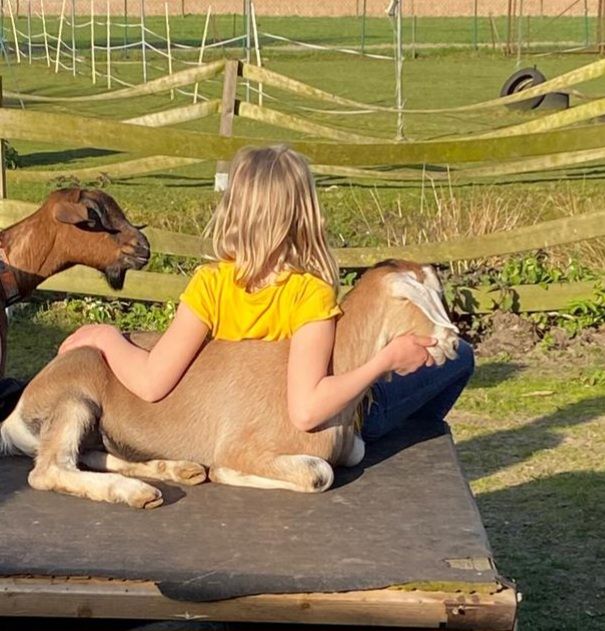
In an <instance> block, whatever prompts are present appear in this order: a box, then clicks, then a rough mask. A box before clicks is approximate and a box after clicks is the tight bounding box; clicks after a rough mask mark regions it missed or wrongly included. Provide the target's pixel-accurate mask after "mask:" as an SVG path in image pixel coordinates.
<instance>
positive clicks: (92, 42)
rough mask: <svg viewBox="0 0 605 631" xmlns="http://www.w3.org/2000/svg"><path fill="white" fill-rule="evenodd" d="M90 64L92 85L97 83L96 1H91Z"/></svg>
mask: <svg viewBox="0 0 605 631" xmlns="http://www.w3.org/2000/svg"><path fill="white" fill-rule="evenodd" d="M90 64H91V72H92V83H93V85H96V83H97V65H96V59H95V0H90Z"/></svg>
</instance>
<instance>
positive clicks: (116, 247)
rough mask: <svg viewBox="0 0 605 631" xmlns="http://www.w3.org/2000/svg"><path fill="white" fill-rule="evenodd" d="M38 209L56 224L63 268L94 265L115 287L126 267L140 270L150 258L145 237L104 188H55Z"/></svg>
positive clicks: (117, 286)
mask: <svg viewBox="0 0 605 631" xmlns="http://www.w3.org/2000/svg"><path fill="white" fill-rule="evenodd" d="M39 212H40V213H47V215H48V216H49V217H48V219H49V220H50V221H52V222H53V223H54V224H55V230H54V232H55V234H56V240H57V243H60V245H61V247H62V249H63V252H64V253H65V254H64V256H65V265H64V267H69V266H70V265H75V264H79V265H88V266H89V267H94V268H96V269H98V270H99V271H101V272H103V273H104V274H105V278H106V279H107V282H108V283H109V284H110V285H111V287H112V288H114V289H121V288H122V286H123V285H124V277H125V275H126V272H127V270H129V269H140V268H141V267H143V266H144V265H145V264H146V263H147V261H148V260H149V256H150V250H149V242H148V241H147V238H146V237H145V235H144V234H143V233H142V232H141V231H140V229H139V228H138V227H136V226H133V225H132V224H131V223H130V222H129V221H128V220H127V219H126V217H125V216H124V212H123V211H122V209H121V208H120V206H119V205H118V204H117V202H116V201H115V200H114V199H113V198H112V197H110V196H109V195H107V194H106V193H104V192H103V191H99V190H86V189H80V188H69V189H61V190H58V191H54V192H53V193H51V194H50V195H49V196H48V198H47V199H46V201H45V202H44V204H43V206H42V208H41V209H40V211H39Z"/></svg>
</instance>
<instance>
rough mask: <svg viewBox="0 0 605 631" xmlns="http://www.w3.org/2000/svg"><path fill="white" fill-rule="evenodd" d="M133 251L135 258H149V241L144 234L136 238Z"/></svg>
mask: <svg viewBox="0 0 605 631" xmlns="http://www.w3.org/2000/svg"><path fill="white" fill-rule="evenodd" d="M134 250H135V253H136V254H137V256H145V257H146V258H149V256H150V255H151V249H150V247H149V241H148V240H147V237H146V236H145V235H144V234H140V235H139V237H138V238H137V240H136V244H135V247H134Z"/></svg>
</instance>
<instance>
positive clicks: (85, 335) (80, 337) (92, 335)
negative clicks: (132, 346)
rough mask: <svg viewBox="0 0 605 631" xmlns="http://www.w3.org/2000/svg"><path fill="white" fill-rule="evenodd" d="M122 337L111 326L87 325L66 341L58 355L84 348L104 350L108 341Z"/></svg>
mask: <svg viewBox="0 0 605 631" xmlns="http://www.w3.org/2000/svg"><path fill="white" fill-rule="evenodd" d="M121 336H122V334H121V333H120V331H119V330H118V329H116V327H115V326H112V325H110V324H85V325H84V326H81V327H80V328H79V329H78V330H77V331H76V332H75V333H72V334H71V335H70V336H69V337H68V338H67V339H66V340H64V342H63V344H61V346H60V347H59V351H58V354H59V355H62V354H63V353H67V351H71V350H73V349H74V348H81V347H82V346H92V347H94V348H98V349H99V350H103V346H104V344H105V343H106V342H107V340H108V339H111V338H114V337H121Z"/></svg>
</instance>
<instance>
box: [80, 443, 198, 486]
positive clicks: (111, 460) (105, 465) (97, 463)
mask: <svg viewBox="0 0 605 631" xmlns="http://www.w3.org/2000/svg"><path fill="white" fill-rule="evenodd" d="M80 462H81V463H83V464H85V465H86V466H87V467H88V468H89V469H93V470H94V471H112V472H115V473H121V474H122V475H125V476H128V477H131V478H149V479H151V480H160V481H163V482H176V483H177V484H186V485H189V486H192V485H194V484H201V483H202V482H203V481H204V480H205V479H206V469H204V467H203V466H202V465H200V464H197V462H189V461H188V460H147V461H145V462H130V461H128V460H123V459H122V458H118V457H117V456H114V455H112V454H108V453H107V452H105V451H86V452H84V453H83V454H82V455H81V456H80Z"/></svg>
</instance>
